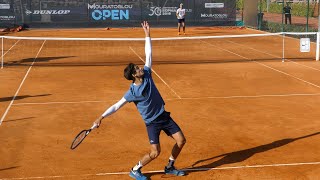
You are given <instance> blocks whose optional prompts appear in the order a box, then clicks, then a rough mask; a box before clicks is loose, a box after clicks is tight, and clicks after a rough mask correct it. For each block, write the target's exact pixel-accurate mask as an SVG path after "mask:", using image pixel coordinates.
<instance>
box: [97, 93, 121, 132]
mask: <svg viewBox="0 0 320 180" xmlns="http://www.w3.org/2000/svg"><path fill="white" fill-rule="evenodd" d="M126 103H127V101H126V99H125V98H124V97H123V98H122V99H121V100H120V101H118V102H117V103H115V104H114V105H112V106H111V107H109V108H108V109H107V110H106V111H105V112H104V113H103V114H102V115H101V116H100V117H99V118H98V119H96V120H95V122H94V123H93V125H94V126H97V127H99V126H100V124H101V120H102V119H103V118H105V117H107V116H109V115H111V114H113V113H114V112H116V111H117V110H118V109H120V108H121V107H122V106H123V105H125V104H126Z"/></svg>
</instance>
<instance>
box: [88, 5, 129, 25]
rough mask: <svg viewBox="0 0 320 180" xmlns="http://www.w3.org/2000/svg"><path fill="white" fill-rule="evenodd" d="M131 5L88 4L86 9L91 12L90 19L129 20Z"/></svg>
mask: <svg viewBox="0 0 320 180" xmlns="http://www.w3.org/2000/svg"><path fill="white" fill-rule="evenodd" d="M132 7H133V6H132V5H121V4H120V5H100V4H92V5H91V4H88V9H89V10H93V11H92V12H91V17H92V19H94V20H96V21H99V20H107V19H111V20H129V9H132Z"/></svg>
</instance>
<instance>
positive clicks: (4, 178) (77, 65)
mask: <svg viewBox="0 0 320 180" xmlns="http://www.w3.org/2000/svg"><path fill="white" fill-rule="evenodd" d="M151 26H152V25H151ZM242 34H263V32H259V31H256V30H252V29H241V28H199V27H197V28H187V35H185V36H180V37H181V38H183V37H193V36H221V35H242ZM5 35H7V36H21V37H70V38H71V37H76V38H143V37H144V33H143V31H142V29H141V28H139V27H138V28H134V29H132V28H123V29H116V28H111V29H110V30H105V29H78V30H69V29H61V30H50V29H48V30H46V29H42V30H32V29H31V30H28V31H21V32H18V33H9V34H5ZM151 37H152V38H162V37H177V32H176V29H175V28H165V29H164V28H154V29H152V30H151ZM282 45H283V44H282V36H280V35H275V36H266V37H264V36H263V37H254V38H248V37H246V38H217V39H210V38H208V39H191V40H189V39H184V40H168V41H161V40H159V41H158V40H153V41H152V46H153V67H152V68H153V79H154V81H155V83H156V85H157V87H158V89H159V91H160V93H161V94H162V97H163V98H164V100H165V102H166V110H167V111H170V112H171V115H172V117H173V119H174V120H175V121H176V122H177V123H178V124H179V125H180V127H181V128H182V130H183V131H184V134H185V136H186V138H187V144H186V145H185V147H184V149H183V151H182V152H181V155H180V156H179V159H178V160H177V162H176V166H177V168H180V169H186V171H187V173H188V175H187V176H185V177H172V176H168V175H164V174H163V168H164V166H165V165H166V163H167V161H168V157H169V155H170V151H171V147H172V146H173V144H174V141H173V140H172V139H171V138H169V137H167V136H166V135H165V133H162V134H161V139H160V140H161V149H162V152H161V154H160V156H159V157H158V158H157V159H156V160H154V161H153V162H151V163H150V164H149V165H148V166H146V167H144V168H143V170H142V172H143V173H144V174H145V175H147V176H148V177H150V178H151V179H190V180H191V179H320V156H319V154H318V153H319V151H320V143H319V141H320V128H319V127H320V121H319V117H320V111H319V110H318V109H319V107H320V63H319V61H316V60H315V44H314V43H312V44H311V52H310V53H301V52H300V51H299V48H300V47H299V39H295V38H292V37H286V38H285V51H284V52H285V57H286V58H285V62H282V56H283V51H282ZM144 58H145V56H144V41H99V40H97V41H54V40H23V39H22V40H18V39H4V68H3V69H1V70H0V82H1V88H0V107H1V108H0V117H1V122H2V124H1V126H0V139H1V141H0V147H1V148H0V180H17V179H19V180H27V179H28V180H29V179H57V180H60V179H61V180H71V179H75V180H79V179H95V180H100V179H101V180H102V179H128V180H129V179H131V178H130V177H129V176H128V173H129V171H130V168H131V167H132V166H133V165H135V164H136V163H137V161H138V160H139V159H140V158H141V157H142V156H143V155H144V154H145V153H147V152H149V142H148V137H147V133H146V128H145V125H144V123H143V121H142V119H141V117H140V115H139V113H138V111H137V110H136V107H135V105H134V104H132V103H131V104H127V105H126V106H124V107H123V108H121V109H120V110H119V111H118V112H116V113H115V114H113V115H111V116H110V117H108V118H107V119H104V120H103V123H102V125H101V126H100V128H99V129H95V130H94V131H92V132H91V133H90V135H89V136H88V137H87V138H86V139H85V141H84V142H83V143H82V144H81V145H80V146H79V147H78V148H77V149H75V150H70V145H71V142H72V140H73V138H74V137H75V135H77V134H78V133H79V132H80V131H81V130H83V129H88V128H90V127H91V125H92V123H93V121H94V120H95V119H96V118H97V117H99V116H100V115H101V114H102V113H103V112H104V111H105V110H106V108H108V107H109V106H111V105H112V104H114V103H115V102H117V101H118V100H120V99H121V97H122V96H123V95H124V93H125V92H126V91H127V90H128V88H129V85H130V82H129V81H127V80H126V79H125V78H124V77H123V69H124V68H125V66H126V64H127V63H129V62H134V63H138V64H139V65H143V64H144V62H143V61H144Z"/></svg>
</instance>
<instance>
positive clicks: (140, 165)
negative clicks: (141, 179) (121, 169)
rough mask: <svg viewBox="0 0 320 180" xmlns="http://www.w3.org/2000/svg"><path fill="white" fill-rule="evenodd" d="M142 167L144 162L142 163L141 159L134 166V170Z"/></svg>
mask: <svg viewBox="0 0 320 180" xmlns="http://www.w3.org/2000/svg"><path fill="white" fill-rule="evenodd" d="M140 168H142V164H141V162H140V161H139V162H138V164H137V165H135V166H134V167H133V168H132V170H134V171H136V170H138V169H140Z"/></svg>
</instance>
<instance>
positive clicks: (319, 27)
mask: <svg viewBox="0 0 320 180" xmlns="http://www.w3.org/2000/svg"><path fill="white" fill-rule="evenodd" d="M317 3H318V32H317V50H316V61H319V54H320V52H319V51H320V44H319V43H320V37H319V36H320V33H319V32H320V6H319V0H318V2H317Z"/></svg>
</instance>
